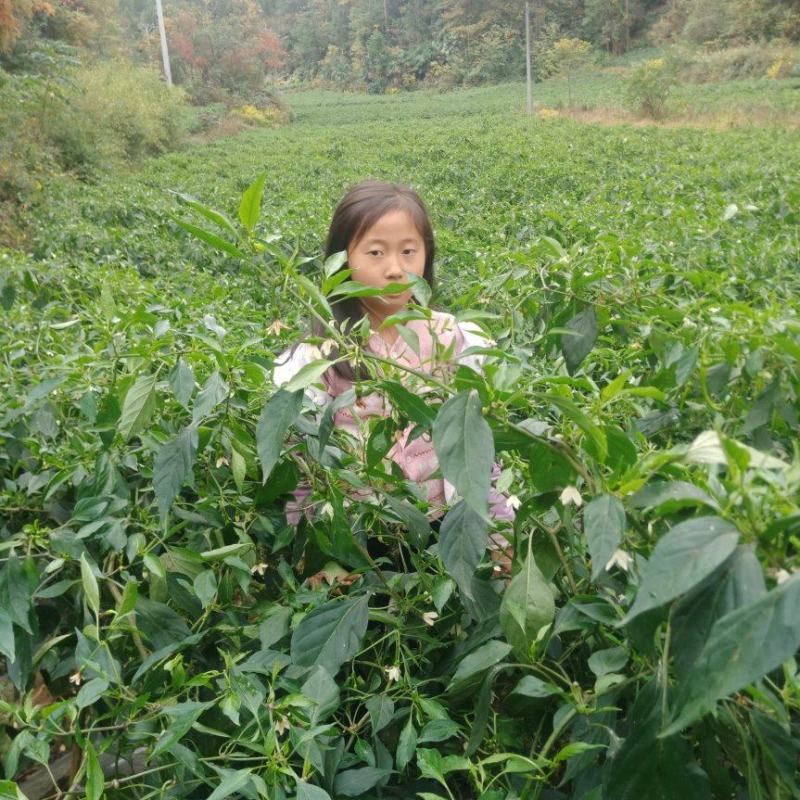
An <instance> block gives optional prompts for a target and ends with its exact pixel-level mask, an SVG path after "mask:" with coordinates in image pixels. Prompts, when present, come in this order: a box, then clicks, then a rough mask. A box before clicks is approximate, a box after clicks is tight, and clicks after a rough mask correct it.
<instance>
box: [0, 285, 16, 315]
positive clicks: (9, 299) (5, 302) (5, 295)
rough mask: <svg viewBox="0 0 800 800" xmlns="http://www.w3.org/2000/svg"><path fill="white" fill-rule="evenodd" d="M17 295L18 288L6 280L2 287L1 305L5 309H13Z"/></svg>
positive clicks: (0, 292)
mask: <svg viewBox="0 0 800 800" xmlns="http://www.w3.org/2000/svg"><path fill="white" fill-rule="evenodd" d="M16 296H17V290H16V289H15V288H14V287H13V286H12V285H11V284H10V283H7V282H5V281H4V282H3V288H2V289H0V306H2V308H3V311H11V307H12V306H13V305H14V300H15V299H16Z"/></svg>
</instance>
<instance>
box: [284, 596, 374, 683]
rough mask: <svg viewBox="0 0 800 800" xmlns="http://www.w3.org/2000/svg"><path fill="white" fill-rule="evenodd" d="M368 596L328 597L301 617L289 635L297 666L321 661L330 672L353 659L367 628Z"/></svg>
mask: <svg viewBox="0 0 800 800" xmlns="http://www.w3.org/2000/svg"><path fill="white" fill-rule="evenodd" d="M368 614H369V607H368V598H367V596H366V595H363V596H362V597H350V598H347V599H346V600H330V601H328V602H327V603H324V604H323V605H321V606H319V607H318V608H315V609H314V610H313V611H312V612H311V613H310V614H308V616H306V617H304V618H303V619H302V620H301V622H300V624H299V625H298V626H297V628H295V630H294V633H293V634H292V643H291V655H292V661H293V662H294V663H295V664H296V665H298V666H300V667H310V666H312V665H314V664H320V665H322V666H323V667H325V669H327V670H328V672H329V673H330V674H331V675H336V673H337V672H338V671H339V667H341V666H342V664H344V663H345V661H349V660H350V659H351V658H353V657H354V656H355V655H356V653H358V651H359V649H360V647H361V640H362V639H363V638H364V634H365V633H366V631H367V622H368Z"/></svg>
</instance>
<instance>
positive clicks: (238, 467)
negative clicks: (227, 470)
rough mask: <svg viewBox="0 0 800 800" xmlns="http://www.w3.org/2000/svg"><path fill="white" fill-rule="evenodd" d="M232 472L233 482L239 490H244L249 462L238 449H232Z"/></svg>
mask: <svg viewBox="0 0 800 800" xmlns="http://www.w3.org/2000/svg"><path fill="white" fill-rule="evenodd" d="M231 472H232V473H233V482H234V483H235V484H236V488H237V489H238V490H239V492H243V491H244V480H245V478H246V477H247V462H246V461H245V458H244V456H243V455H242V454H241V453H240V452H239V451H238V450H236V449H232V450H231Z"/></svg>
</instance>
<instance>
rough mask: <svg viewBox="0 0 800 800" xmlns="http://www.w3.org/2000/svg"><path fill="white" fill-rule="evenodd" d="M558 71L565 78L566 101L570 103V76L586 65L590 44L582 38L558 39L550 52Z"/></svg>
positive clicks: (589, 56) (588, 58) (590, 54)
mask: <svg viewBox="0 0 800 800" xmlns="http://www.w3.org/2000/svg"><path fill="white" fill-rule="evenodd" d="M551 55H552V59H553V63H554V64H555V67H556V70H557V71H558V73H560V74H561V75H563V76H564V77H566V79H567V98H568V99H567V102H568V103H569V105H570V106H571V105H572V76H573V75H574V73H575V72H576V71H577V70H579V69H580V68H581V67H583V66H584V65H586V64H587V63H588V62H589V60H590V59H591V56H592V46H591V45H590V44H589V42H587V41H584V40H583V39H570V38H564V39H559V40H558V41H557V42H556V43H555V44H554V45H553V49H552V52H551Z"/></svg>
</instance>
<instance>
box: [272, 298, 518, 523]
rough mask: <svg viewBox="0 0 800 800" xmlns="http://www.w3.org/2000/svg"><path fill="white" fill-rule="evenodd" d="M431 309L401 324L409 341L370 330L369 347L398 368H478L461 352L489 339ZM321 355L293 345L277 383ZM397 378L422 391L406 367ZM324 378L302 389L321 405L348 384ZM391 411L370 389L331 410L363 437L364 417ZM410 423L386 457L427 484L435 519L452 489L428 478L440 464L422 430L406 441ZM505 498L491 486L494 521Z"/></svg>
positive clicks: (440, 371) (506, 511) (302, 497)
mask: <svg viewBox="0 0 800 800" xmlns="http://www.w3.org/2000/svg"><path fill="white" fill-rule="evenodd" d="M432 313H433V316H432V319H431V320H412V321H410V322H408V323H406V326H405V327H406V328H407V329H409V330H410V331H411V332H412V335H411V336H410V337H407V338H409V339H411V340H412V342H411V344H409V342H407V341H406V340H405V339H403V338H402V337H398V338H397V339H396V340H395V341H394V342H393V343H392V344H389V343H388V342H387V341H386V340H385V339H384V338H383V337H382V336H380V335H379V334H378V333H373V334H372V336H371V337H370V339H369V343H368V348H369V349H370V350H371V351H372V352H373V353H374V354H375V355H378V356H381V357H383V358H386V359H389V360H391V361H394V362H396V363H397V364H398V365H399V366H400V367H408V368H411V369H414V370H416V371H418V372H424V373H425V374H427V375H431V376H433V377H436V378H439V379H446V378H447V376H448V375H449V374H450V373H451V372H452V371H453V369H454V367H455V366H457V365H459V364H464V365H466V366H469V367H472V368H473V369H476V370H478V371H480V369H481V366H482V360H483V357H482V356H481V355H474V354H466V355H465V354H464V351H465V350H467V349H468V348H471V347H490V346H491V345H492V342H491V341H489V340H488V339H486V338H484V337H483V336H482V335H481V334H480V333H479V331H478V328H477V326H476V325H474V324H470V323H458V322H457V321H456V319H455V317H453V315H452V314H446V313H443V312H438V311H434V312H432ZM414 336H416V341H414V338H413V337H414ZM412 344H413V347H412ZM321 357H322V354H321V353H320V352H319V349H318V348H317V347H315V346H313V345H309V344H306V343H302V344H300V345H298V346H297V347H296V348H295V349H294V351H293V352H292V351H288V352H287V353H285V354H284V355H283V356H282V357H281V358H280V359H279V360H278V366H276V367H275V372H274V380H275V383H276V385H279V386H280V385H283V384H284V383H287V382H288V381H289V380H290V379H291V378H292V377H293V376H294V375H295V374H296V373H297V372H298V371H299V370H300V369H301V368H302V367H303V366H305V365H306V364H308V363H309V362H311V361H314V360H315V359H318V358H321ZM398 377H399V378H400V380H401V381H402V382H403V384H404V385H405V386H406V388H408V389H410V390H411V391H414V390H415V388H416V389H417V390H418V393H420V394H421V393H423V392H424V391H426V390H427V387H425V386H424V383H423V382H422V381H420V380H419V379H418V378H416V376H414V375H411V374H410V373H408V372H404V371H401V372H400V375H399V376H398ZM323 383H324V386H325V391H324V392H323V391H320V390H319V389H316V388H311V389H310V390H309V391H308V392H307V394H308V396H309V397H311V399H312V400H313V401H314V402H315V403H316V404H317V405H319V406H320V407H321V408H323V407H324V406H326V405H327V404H328V403H330V402H331V401H332V400H333V398H335V397H338V396H339V395H341V394H344V393H345V392H346V391H348V390H349V389H351V388H352V386H353V384H352V382H351V381H348V380H346V379H344V378H341V377H340V376H339V375H338V374H337V373H336V372H334V371H333V370H329V371H328V372H326V373H325V375H324V376H323ZM415 384H416V385H415ZM390 413H391V406H390V404H389V401H388V399H387V398H386V397H384V396H383V395H382V394H380V393H378V392H373V393H372V394H370V395H366V396H364V397H361V398H359V399H358V400H356V402H355V403H354V404H353V405H352V406H350V407H349V408H344V409H341V410H339V411H337V412H336V414H335V415H334V424H335V425H336V427H337V428H340V429H342V430H345V431H348V432H349V433H351V434H352V435H353V436H355V437H356V438H358V439H363V438H364V433H365V427H366V426H365V424H364V423H365V422H366V420H368V419H369V418H371V417H376V416H377V417H386V416H388V415H389V414H390ZM413 427H414V426H413V425H410V426H408V427H407V428H406V429H405V430H404V431H403V432H402V434H399V435H398V439H397V441H396V443H395V444H394V446H393V447H392V448H391V450H389V452H388V453H387V457H388V458H391V459H392V461H394V462H395V463H396V464H397V465H398V466H399V467H400V469H401V470H402V471H403V474H404V475H405V476H406V477H407V478H408V479H409V480H412V481H414V482H415V483H418V484H420V485H423V486H424V487H425V488H426V490H427V495H428V503H429V505H430V512H429V514H428V516H429V517H430V518H431V519H436V518H438V517H440V516H442V514H443V513H444V512H445V510H446V507H447V506H448V505H449V504H450V503H451V502H452V501H453V499H454V497H455V489H454V488H453V486H452V485H451V484H450V483H448V482H447V481H445V480H443V479H442V478H441V477H432V476H433V475H434V473H435V472H436V471H437V469H438V467H439V462H438V460H437V458H436V453H435V451H434V449H433V443H432V441H431V438H430V435H429V434H423V435H422V436H419V437H417V438H416V439H414V440H413V441H412V442H410V443H409V442H408V437H409V434H410V433H411V431H412V429H413ZM499 474H500V468H499V467H498V466H497V465H495V467H494V470H493V476H492V477H493V480H496V479H497V477H498V476H499ZM309 495H310V490H309V489H308V487H298V489H297V491H296V492H295V499H294V500H291V501H289V503H287V505H286V517H287V520H288V521H289V522H290V524H293V525H296V524H297V523H298V522H299V521H300V514H301V512H302V511H303V510H306V511H307V510H308V506H307V500H308V497H309ZM506 499H507V498H506V497H504V496H503V495H501V494H499V493H498V492H496V491H495V490H494V489H492V490H491V491H490V493H489V509H490V514H491V516H492V517H494V518H495V519H497V520H508V521H512V520H513V519H514V510H513V509H512V508H511V507H510V506H509V505H508V504H507V502H506Z"/></svg>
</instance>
